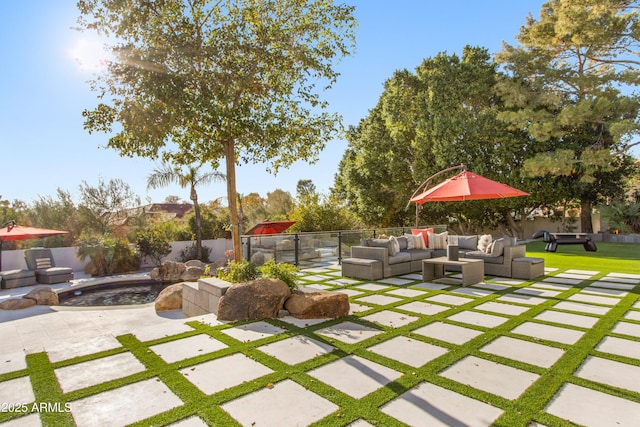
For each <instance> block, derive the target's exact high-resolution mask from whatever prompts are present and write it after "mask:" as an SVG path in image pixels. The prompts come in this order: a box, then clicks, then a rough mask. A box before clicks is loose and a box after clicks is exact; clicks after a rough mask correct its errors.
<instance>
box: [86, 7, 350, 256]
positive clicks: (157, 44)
mask: <svg viewBox="0 0 640 427" xmlns="http://www.w3.org/2000/svg"><path fill="white" fill-rule="evenodd" d="M78 9H79V11H80V14H81V16H80V18H79V20H78V24H79V25H78V26H79V28H80V29H83V30H90V31H96V32H98V33H100V34H102V35H105V36H107V37H109V36H111V37H109V38H107V39H106V40H108V42H109V43H108V44H110V46H109V47H110V48H111V52H112V53H113V57H112V59H111V60H109V61H108V62H107V63H106V66H105V67H104V68H103V69H102V71H101V72H100V74H98V75H96V77H95V78H94V79H93V80H92V81H91V82H90V85H91V88H92V89H93V90H95V91H96V92H97V94H98V96H99V98H100V101H99V104H98V105H97V106H96V107H95V108H93V109H87V110H85V111H84V113H83V115H84V117H85V123H84V126H85V129H87V130H88V131H89V132H106V133H109V134H111V136H110V139H109V142H108V144H107V146H108V147H109V148H113V149H115V150H117V151H118V152H119V153H120V154H121V155H123V156H142V157H149V158H158V157H162V159H163V160H167V161H170V162H171V163H172V164H178V165H183V166H187V165H191V164H193V163H195V162H196V161H199V162H204V163H208V164H210V165H211V167H212V168H213V169H214V170H215V169H216V168H217V167H218V166H220V163H221V162H222V159H224V162H225V166H226V176H227V201H228V203H229V211H230V217H231V221H230V223H231V230H232V240H233V248H234V253H235V257H236V261H238V260H240V259H241V258H242V251H241V246H240V233H239V225H240V220H239V215H238V209H237V197H236V195H237V191H236V169H235V168H236V163H239V162H243V163H248V162H256V163H257V162H261V163H266V164H267V170H269V171H271V172H273V173H277V172H278V170H279V169H280V168H283V167H287V166H289V165H291V164H292V163H294V162H295V161H297V160H305V161H310V162H313V161H316V160H317V158H318V155H319V153H320V152H321V150H322V149H323V148H324V146H325V143H326V142H328V141H331V140H333V139H335V137H336V136H337V134H338V133H339V131H341V118H340V116H339V115H338V114H336V113H334V112H330V111H328V102H327V101H326V100H324V99H323V97H322V96H323V95H324V94H325V93H326V91H327V89H329V88H330V87H331V86H332V85H333V84H334V83H335V82H336V80H337V77H338V72H337V71H336V70H335V69H334V66H335V64H336V62H337V61H338V60H340V59H341V58H342V57H345V56H348V55H350V54H351V52H352V50H353V48H354V39H355V26H356V20H355V18H354V16H353V11H354V9H355V8H354V7H353V6H347V5H345V4H339V3H337V2H335V1H334V0H277V1H276V0H264V1H255V0H233V1H232V0H227V1H208V0H194V1H189V2H185V1H183V0H166V1H162V2H149V1H145V2H120V1H110V0H80V1H78Z"/></svg>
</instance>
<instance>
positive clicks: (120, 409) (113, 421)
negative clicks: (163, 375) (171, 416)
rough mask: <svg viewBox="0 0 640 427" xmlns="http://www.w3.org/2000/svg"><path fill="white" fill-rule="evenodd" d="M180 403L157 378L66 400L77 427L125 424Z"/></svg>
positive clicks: (117, 426)
mask: <svg viewBox="0 0 640 427" xmlns="http://www.w3.org/2000/svg"><path fill="white" fill-rule="evenodd" d="M140 402H144V404H143V405H141V404H139V403H140ZM180 405H182V401H181V400H180V399H179V398H178V396H176V395H175V394H173V393H172V392H171V390H170V389H169V388H168V387H167V386H166V385H165V384H164V383H163V382H162V381H159V380H158V379H157V378H150V379H148V380H145V381H139V382H136V383H133V384H130V385H126V386H123V387H119V388H116V389H113V390H109V391H105V392H103V393H98V394H95V395H92V396H89V397H85V398H84V399H80V400H76V401H73V402H71V403H70V406H71V414H72V415H73V418H74V420H75V422H76V424H77V425H78V427H85V426H86V427H95V426H112V427H120V426H125V425H127V424H131V423H133V422H135V421H139V420H142V419H145V418H148V417H150V416H152V415H156V414H159V413H161V412H164V411H167V410H169V409H171V408H175V407H176V406H180Z"/></svg>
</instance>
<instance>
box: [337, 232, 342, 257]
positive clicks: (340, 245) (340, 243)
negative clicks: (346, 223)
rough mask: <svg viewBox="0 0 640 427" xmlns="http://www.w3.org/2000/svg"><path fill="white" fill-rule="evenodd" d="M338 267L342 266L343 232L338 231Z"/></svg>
mask: <svg viewBox="0 0 640 427" xmlns="http://www.w3.org/2000/svg"><path fill="white" fill-rule="evenodd" d="M338 265H342V231H338Z"/></svg>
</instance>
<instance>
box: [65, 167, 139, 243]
mask: <svg viewBox="0 0 640 427" xmlns="http://www.w3.org/2000/svg"><path fill="white" fill-rule="evenodd" d="M139 205H140V198H139V197H138V196H137V195H136V194H135V193H134V192H133V190H131V187H129V184H127V183H126V182H124V181H123V180H121V179H110V180H109V182H105V181H104V179H102V178H100V179H99V181H98V185H97V186H92V185H89V184H88V183H87V182H86V181H82V184H80V204H79V205H78V211H79V213H80V221H81V222H82V228H83V232H84V233H86V234H87V235H96V236H105V235H109V234H111V232H112V230H113V225H114V224H115V223H116V222H118V221H122V220H123V219H124V218H126V217H127V216H128V215H127V213H126V211H127V210H128V209H130V208H134V207H136V206H139Z"/></svg>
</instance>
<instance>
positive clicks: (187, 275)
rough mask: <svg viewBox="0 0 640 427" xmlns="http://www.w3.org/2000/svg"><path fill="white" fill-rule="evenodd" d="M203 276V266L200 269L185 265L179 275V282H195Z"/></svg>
mask: <svg viewBox="0 0 640 427" xmlns="http://www.w3.org/2000/svg"><path fill="white" fill-rule="evenodd" d="M203 275H204V264H202V267H200V266H195V265H187V266H186V269H185V270H184V272H183V273H182V274H181V275H180V280H182V281H185V282H197V281H198V279H199V278H201V277H202V276H203Z"/></svg>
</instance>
